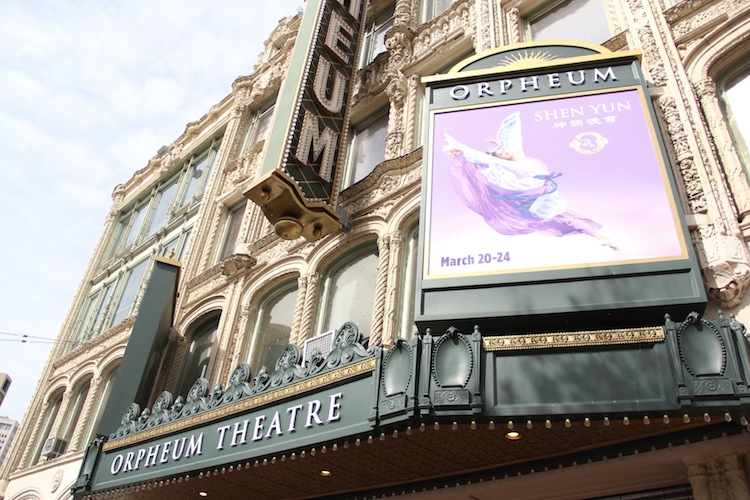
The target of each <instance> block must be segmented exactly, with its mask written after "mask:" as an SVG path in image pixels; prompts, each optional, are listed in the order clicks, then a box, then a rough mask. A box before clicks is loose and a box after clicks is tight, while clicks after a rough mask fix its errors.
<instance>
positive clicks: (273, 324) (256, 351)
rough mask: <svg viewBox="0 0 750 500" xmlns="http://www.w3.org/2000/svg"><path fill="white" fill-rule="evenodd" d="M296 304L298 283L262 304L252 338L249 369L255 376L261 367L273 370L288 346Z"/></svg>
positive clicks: (288, 284) (279, 290) (288, 285)
mask: <svg viewBox="0 0 750 500" xmlns="http://www.w3.org/2000/svg"><path fill="white" fill-rule="evenodd" d="M296 304H297V281H296V280H294V281H289V282H287V283H285V284H284V285H282V286H281V287H279V288H277V289H276V290H274V291H273V292H271V293H270V294H269V295H268V296H267V297H266V298H265V299H263V300H262V301H261V302H260V306H259V307H258V314H257V316H256V321H255V326H254V328H253V333H252V336H251V337H250V339H251V343H250V349H249V353H250V358H249V362H250V366H251V369H252V374H253V376H255V375H257V374H258V372H259V371H260V368H261V366H265V367H266V368H267V369H268V371H269V373H272V372H273V371H274V365H275V364H276V360H277V359H279V356H280V355H281V353H282V351H283V350H284V348H285V347H286V346H287V345H288V344H289V337H290V335H291V333H292V322H293V321H294V308H295V305H296Z"/></svg>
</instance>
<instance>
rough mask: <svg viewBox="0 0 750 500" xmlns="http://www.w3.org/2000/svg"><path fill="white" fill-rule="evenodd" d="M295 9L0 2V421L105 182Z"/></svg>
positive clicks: (201, 103)
mask: <svg viewBox="0 0 750 500" xmlns="http://www.w3.org/2000/svg"><path fill="white" fill-rule="evenodd" d="M303 4H304V0H274V1H273V2H265V1H257V0H221V1H219V2H206V1H198V0H118V1H116V2H115V1H111V0H76V1H64V0H46V1H40V0H0V174H2V177H1V178H2V181H0V238H2V242H0V372H5V373H8V374H9V375H10V376H11V378H12V379H13V383H12V385H11V387H10V390H9V392H8V394H7V396H6V398H5V400H4V401H3V403H2V405H0V415H2V416H8V417H10V418H13V419H16V420H21V419H22V417H23V414H24V412H25V410H26V407H27V406H28V404H29V402H30V401H31V397H32V395H33V393H34V391H35V388H36V385H37V382H38V379H39V376H40V374H41V371H42V368H43V367H44V364H45V363H46V361H47V357H48V355H49V352H50V348H51V346H52V344H51V340H47V339H53V338H55V337H56V336H57V335H58V333H59V329H60V327H61V326H62V323H63V321H64V320H65V316H66V315H67V313H68V308H69V306H70V304H71V302H72V300H73V297H74V294H75V293H76V290H77V288H78V286H79V284H80V279H81V277H82V276H83V273H84V271H85V269H86V266H87V265H88V260H89V257H90V256H91V254H92V252H93V250H94V247H95V246H96V244H97V239H98V237H99V235H100V234H101V231H102V229H103V225H104V221H105V217H106V215H107V212H108V211H109V209H110V208H111V205H112V197H111V195H112V191H113V189H114V188H115V186H117V185H118V184H121V183H124V182H126V181H128V179H130V177H131V175H132V174H133V173H134V172H135V171H136V170H138V169H141V168H143V167H144V166H146V164H147V163H148V160H149V159H150V158H151V157H153V156H154V155H155V154H156V152H157V150H158V149H159V148H160V147H161V146H162V145H168V144H170V143H171V142H173V141H174V140H175V139H177V138H178V137H179V136H180V135H181V134H182V133H183V132H184V130H185V126H186V125H187V123H188V122H191V121H194V120H197V119H199V118H200V117H201V116H203V115H204V114H205V113H206V112H208V110H209V108H210V107H211V106H212V105H214V104H216V103H218V102H219V101H221V100H222V99H223V98H224V97H225V96H226V95H228V94H229V93H230V92H231V85H232V82H233V81H234V80H235V79H236V78H237V77H238V76H242V75H247V74H250V73H251V72H252V69H253V65H254V64H255V62H256V61H257V59H258V56H259V55H260V53H261V52H262V50H263V42H264V41H265V39H266V37H267V36H268V35H269V34H270V33H271V31H272V30H273V28H274V27H275V26H276V23H277V22H278V20H280V19H281V18H283V17H285V16H289V15H294V14H295V13H296V12H297V10H298V9H300V8H302V6H303ZM21 335H28V336H29V337H28V339H26V341H25V342H22V341H21V340H22V338H21V337H20V336H21ZM34 337H39V338H34Z"/></svg>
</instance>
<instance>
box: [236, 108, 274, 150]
mask: <svg viewBox="0 0 750 500" xmlns="http://www.w3.org/2000/svg"><path fill="white" fill-rule="evenodd" d="M274 104H275V102H271V104H268V105H266V106H265V107H261V109H260V110H259V111H257V112H255V113H252V114H251V115H250V118H249V120H248V123H247V128H246V129H245V136H244V137H243V138H242V146H241V147H240V156H242V155H244V154H245V153H246V152H247V151H248V150H249V149H250V148H252V147H253V146H254V145H255V144H257V143H259V142H260V141H265V140H266V139H267V138H268V134H269V133H270V132H271V121H272V120H271V119H272V118H273V109H274Z"/></svg>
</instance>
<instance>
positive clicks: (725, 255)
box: [657, 95, 750, 308]
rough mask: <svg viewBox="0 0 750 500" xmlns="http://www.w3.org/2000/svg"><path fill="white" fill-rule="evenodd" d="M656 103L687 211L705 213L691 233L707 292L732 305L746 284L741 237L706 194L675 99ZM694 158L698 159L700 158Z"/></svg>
mask: <svg viewBox="0 0 750 500" xmlns="http://www.w3.org/2000/svg"><path fill="white" fill-rule="evenodd" d="M657 104H658V105H659V108H660V109H661V112H662V116H663V117H664V121H665V122H666V125H667V132H668V133H669V136H670V139H671V141H670V142H671V144H672V150H673V152H674V155H675V161H676V166H677V168H678V170H679V174H680V177H681V178H682V183H683V187H684V193H685V197H686V202H687V205H688V207H687V208H688V212H689V213H693V214H706V217H705V218H704V220H703V222H702V223H699V225H698V227H697V229H696V231H695V233H694V243H695V247H696V250H697V252H698V258H699V261H700V265H701V269H702V270H703V273H704V276H705V280H706V285H707V288H708V294H709V296H711V297H712V298H714V299H717V300H718V301H720V303H721V307H722V308H731V307H734V306H736V305H738V304H739V303H740V301H741V298H742V295H743V294H744V292H745V290H746V289H747V287H748V284H750V267H748V262H750V256H748V251H747V248H746V246H745V244H744V242H743V241H742V238H741V237H740V236H739V235H738V234H735V232H733V231H731V230H730V226H729V224H730V223H731V222H730V221H729V220H727V219H728V217H727V216H722V215H723V214H722V210H721V209H720V200H716V199H713V198H709V197H708V193H707V192H706V190H705V189H704V185H705V182H706V181H705V180H704V177H705V176H706V175H707V173H705V174H702V173H701V172H700V171H699V169H698V165H697V163H696V156H695V155H694V154H693V151H692V148H691V147H690V142H689V137H688V135H687V131H686V127H685V123H684V122H685V119H684V116H682V114H681V113H680V112H679V109H678V103H677V100H676V99H675V98H674V97H673V96H671V95H665V96H664V97H662V98H660V99H659V100H658V101H657ZM697 160H698V161H699V162H700V161H701V159H700V158H697ZM748 199H750V198H748Z"/></svg>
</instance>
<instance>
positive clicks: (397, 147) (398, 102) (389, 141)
mask: <svg viewBox="0 0 750 500" xmlns="http://www.w3.org/2000/svg"><path fill="white" fill-rule="evenodd" d="M413 40H414V32H413V31H412V30H411V29H409V28H408V27H406V26H394V27H393V28H391V30H390V31H388V33H387V34H386V38H385V46H386V47H387V48H388V66H387V68H386V71H385V73H386V77H387V78H388V85H387V86H386V88H385V91H386V93H387V94H388V99H389V101H390V109H389V116H388V136H387V138H386V148H385V157H386V159H391V158H397V157H399V156H401V155H403V154H404V129H405V128H406V125H405V124H406V123H407V122H406V116H404V115H405V113H404V102H405V100H406V96H407V95H408V89H407V87H408V84H407V81H406V77H405V76H404V74H403V73H402V69H403V68H404V66H406V65H407V64H408V63H409V62H410V61H411V60H412V58H413V55H414V51H413V45H412V41H413Z"/></svg>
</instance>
